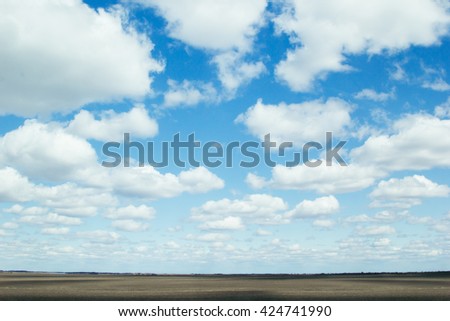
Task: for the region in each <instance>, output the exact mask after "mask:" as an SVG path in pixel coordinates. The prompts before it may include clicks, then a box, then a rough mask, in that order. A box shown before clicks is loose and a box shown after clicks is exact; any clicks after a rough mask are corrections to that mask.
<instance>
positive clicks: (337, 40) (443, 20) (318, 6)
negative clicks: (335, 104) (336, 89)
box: [274, 0, 450, 91]
mask: <svg viewBox="0 0 450 321" xmlns="http://www.w3.org/2000/svg"><path fill="white" fill-rule="evenodd" d="M284 3H285V5H284V10H283V12H282V14H281V15H279V16H277V17H276V18H275V19H274V21H275V24H276V26H277V28H278V31H279V32H284V33H286V34H288V35H289V36H290V41H291V43H293V44H294V45H297V47H296V48H294V49H292V50H289V51H288V52H287V57H286V59H285V60H283V61H281V62H280V63H279V64H278V66H277V68H276V74H277V76H278V77H279V78H280V79H281V80H282V81H284V82H286V83H287V84H288V85H289V87H290V88H291V89H292V90H295V91H309V90H311V89H312V87H313V83H314V80H315V79H317V78H324V77H325V76H326V74H327V73H329V72H338V71H347V70H350V69H351V67H350V66H348V65H346V64H345V61H346V55H349V54H361V53H367V54H380V53H383V52H384V51H385V50H388V51H391V52H392V51H397V50H403V49H407V48H408V47H410V46H411V45H423V46H429V45H432V44H436V43H438V42H439V39H440V38H441V37H442V36H444V35H445V34H446V33H447V32H448V25H449V22H450V17H449V14H448V12H447V11H446V6H445V4H444V3H443V2H437V1H433V0H413V1H411V0H399V1H395V2H393V1H390V0H377V1H358V0H348V1H345V2H342V1H333V0H324V1H313V2H311V1H308V0H288V1H285V2H284Z"/></svg>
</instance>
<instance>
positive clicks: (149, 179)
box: [0, 117, 224, 212]
mask: <svg viewBox="0 0 450 321" xmlns="http://www.w3.org/2000/svg"><path fill="white" fill-rule="evenodd" d="M119 118H120V117H119ZM107 127H108V126H107ZM105 135H106V134H105ZM0 147H1V150H2V153H1V154H0V166H1V165H3V166H6V167H7V166H9V167H14V168H15V169H17V170H18V171H19V172H20V173H21V174H24V175H26V176H28V177H30V178H32V179H44V180H46V181H51V182H60V181H68V180H69V181H72V182H76V183H77V184H79V185H82V186H89V187H95V188H97V189H100V190H103V191H102V192H96V193H94V194H95V195H97V196H98V195H103V193H104V191H108V192H116V193H119V194H125V195H127V196H137V197H144V198H159V197H174V196H177V195H179V194H181V193H183V192H188V193H205V192H207V191H210V190H214V189H221V188H223V186H224V181H223V180H222V179H220V178H219V177H217V176H216V175H215V174H213V173H212V172H210V171H209V170H207V169H206V168H204V167H198V168H195V169H190V170H185V171H182V172H181V173H180V174H179V175H175V174H171V173H167V174H161V173H160V172H158V171H157V170H156V169H155V168H153V167H151V166H146V167H127V168H125V167H122V166H119V167H116V168H105V167H102V166H101V165H100V164H99V163H98V162H97V155H96V152H95V150H94V148H93V147H92V146H91V145H90V144H89V142H87V141H86V140H85V139H83V138H80V137H78V136H75V135H72V134H69V133H67V132H66V130H65V129H64V128H62V127H61V125H60V124H56V123H50V124H42V123H39V122H38V121H36V120H27V121H25V123H24V125H23V126H21V127H19V128H18V129H16V130H13V131H11V132H8V133H7V134H5V136H3V137H0ZM6 171H7V172H8V173H7V175H8V177H9V178H10V179H11V181H10V183H8V184H12V185H11V188H17V189H18V188H19V187H20V186H21V188H20V189H23V190H24V191H25V189H26V188H32V187H33V184H31V185H30V184H29V182H27V181H26V179H25V178H23V177H22V178H21V179H20V178H19V177H18V176H17V175H18V174H17V173H16V174H14V173H13V172H12V171H11V169H10V170H6ZM27 184H28V185H29V186H28V187H26V185H27ZM69 185H70V184H69ZM69 185H67V186H69ZM72 185H73V184H72ZM72 185H70V186H72ZM61 186H64V185H61ZM72 187H73V186H72ZM61 188H62V187H59V189H60V190H61ZM41 190H42V189H41ZM1 191H2V189H0V197H1V195H2V192H1ZM42 191H43V190H42ZM47 191H50V189H48V190H47ZM3 194H5V195H6V194H8V195H9V198H11V199H12V200H18V201H21V200H27V199H28V198H29V196H27V195H26V193H25V192H23V193H19V195H22V196H21V199H17V197H18V196H14V195H12V194H11V193H10V192H8V191H7V190H5V191H4V192H3ZM65 195H66V196H67V197H68V198H73V196H70V194H67V193H66V194H65ZM75 201H77V202H81V201H82V199H78V200H75ZM78 207H79V208H81V206H78ZM83 210H88V211H91V212H92V208H90V209H89V208H84V209H83Z"/></svg>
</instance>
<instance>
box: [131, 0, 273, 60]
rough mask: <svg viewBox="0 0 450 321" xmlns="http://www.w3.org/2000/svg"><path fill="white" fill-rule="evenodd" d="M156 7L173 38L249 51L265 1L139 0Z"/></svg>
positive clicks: (210, 46)
mask: <svg viewBox="0 0 450 321" xmlns="http://www.w3.org/2000/svg"><path fill="white" fill-rule="evenodd" d="M134 2H137V3H140V4H142V5H145V6H148V7H153V8H156V9H157V11H158V12H159V13H160V15H162V16H163V17H164V18H165V19H166V20H167V22H168V25H167V31H168V33H169V35H170V36H171V37H172V38H175V39H178V40H181V41H183V42H184V43H187V44H188V45H191V46H193V47H197V48H204V49H209V50H220V51H227V50H230V49H239V50H240V51H246V50H248V48H249V47H250V46H251V43H252V40H253V37H254V36H255V34H256V32H257V30H258V27H259V26H260V25H261V23H262V21H263V18H264V17H263V13H264V10H265V8H266V5H267V4H266V1H265V0H248V1H239V0H216V1H209V0H197V1H195V2H192V1H189V0H166V1H158V0H136V1H134Z"/></svg>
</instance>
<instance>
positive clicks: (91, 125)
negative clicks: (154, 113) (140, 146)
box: [66, 105, 158, 142]
mask: <svg viewBox="0 0 450 321" xmlns="http://www.w3.org/2000/svg"><path fill="white" fill-rule="evenodd" d="M66 132H68V133H69V134H73V135H75V136H79V137H82V138H85V139H96V140H98V141H103V142H106V141H112V140H113V141H120V140H123V137H124V133H129V134H130V136H132V137H139V138H147V137H153V136H155V135H156V134H157V133H158V123H157V122H156V121H155V120H154V119H152V118H150V117H149V115H148V113H147V111H146V110H145V107H144V106H143V105H138V106H136V107H134V108H132V109H131V110H130V111H128V112H123V113H116V112H114V111H113V110H107V111H102V113H101V114H100V119H99V120H97V119H95V116H94V115H93V114H92V113H91V112H89V111H86V110H82V111H80V112H79V113H78V114H77V115H75V117H74V119H73V120H72V121H71V122H70V123H69V125H68V126H67V128H66Z"/></svg>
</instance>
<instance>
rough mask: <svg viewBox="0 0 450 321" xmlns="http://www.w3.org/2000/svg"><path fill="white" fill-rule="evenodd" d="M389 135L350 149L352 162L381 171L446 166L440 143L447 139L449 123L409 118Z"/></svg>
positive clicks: (449, 161)
mask: <svg viewBox="0 0 450 321" xmlns="http://www.w3.org/2000/svg"><path fill="white" fill-rule="evenodd" d="M389 131H390V132H391V133H390V134H387V133H380V134H376V135H373V136H371V137H369V138H368V139H367V140H366V141H365V143H364V144H363V145H362V146H361V147H358V148H355V149H353V150H352V151H351V152H350V157H351V158H352V160H353V162H355V163H358V164H359V165H361V166H375V167H377V168H379V170H382V171H393V170H414V169H416V170H417V169H430V168H434V167H448V166H450V150H449V148H448V146H447V143H446V141H445V140H444V139H442V137H448V136H449V135H450V120H448V119H439V118H437V117H434V116H432V115H429V114H424V113H418V114H409V115H406V116H404V117H402V118H401V119H399V120H397V121H395V122H394V123H393V125H392V128H390V129H389Z"/></svg>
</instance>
